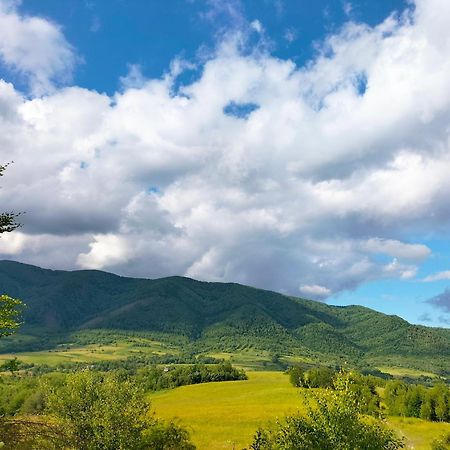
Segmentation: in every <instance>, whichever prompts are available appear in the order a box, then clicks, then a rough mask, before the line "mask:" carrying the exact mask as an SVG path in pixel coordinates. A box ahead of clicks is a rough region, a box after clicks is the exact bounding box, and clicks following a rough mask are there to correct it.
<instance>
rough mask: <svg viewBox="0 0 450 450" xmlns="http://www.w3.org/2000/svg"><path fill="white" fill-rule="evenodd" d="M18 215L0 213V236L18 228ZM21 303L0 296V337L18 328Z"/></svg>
mask: <svg viewBox="0 0 450 450" xmlns="http://www.w3.org/2000/svg"><path fill="white" fill-rule="evenodd" d="M7 167H8V164H6V165H4V166H2V165H0V177H2V176H3V172H4V171H5V170H6V168H7ZM18 216H19V214H16V213H13V212H9V213H0V234H2V233H10V232H11V231H14V230H15V229H16V228H18V227H19V226H20V224H19V223H18V222H17V217H18ZM23 306H24V305H23V303H22V302H21V301H20V300H17V299H15V298H11V297H9V296H8V295H1V296H0V337H3V336H8V335H10V334H12V333H13V332H14V330H15V329H16V328H18V327H19V325H20V322H19V319H20V315H21V312H22V307H23Z"/></svg>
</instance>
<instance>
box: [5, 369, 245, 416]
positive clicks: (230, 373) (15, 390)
mask: <svg viewBox="0 0 450 450" xmlns="http://www.w3.org/2000/svg"><path fill="white" fill-rule="evenodd" d="M122 364H123V362H122ZM108 369H109V370H98V367H97V366H95V368H93V367H90V368H87V367H86V366H85V367H78V366H71V368H70V370H69V369H68V372H63V371H55V370H54V369H53V370H52V371H51V372H49V373H43V374H39V375H36V374H26V375H23V374H20V375H11V376H7V377H0V416H3V415H6V416H14V415H16V414H40V413H42V411H44V409H45V398H44V397H45V396H44V394H43V391H44V390H43V386H44V385H55V386H58V385H63V384H64V382H65V380H66V379H67V377H70V376H71V374H73V373H78V372H80V371H86V370H87V371H89V372H92V373H105V372H111V373H114V374H116V375H117V376H121V377H122V378H127V377H129V378H132V379H133V380H135V382H136V383H138V384H139V386H141V388H142V389H143V390H144V391H146V392H148V391H157V390H161V389H172V388H175V387H177V386H184V385H187V384H198V383H208V382H215V381H234V380H246V379H247V375H246V374H245V372H244V371H243V370H240V369H236V368H235V367H233V366H232V365H231V363H230V362H220V363H219V364H204V363H197V364H193V365H166V366H158V365H151V366H148V365H147V366H146V367H145V368H143V367H138V368H137V369H136V366H134V365H131V366H130V367H128V368H127V367H120V366H119V368H117V367H115V366H113V367H108Z"/></svg>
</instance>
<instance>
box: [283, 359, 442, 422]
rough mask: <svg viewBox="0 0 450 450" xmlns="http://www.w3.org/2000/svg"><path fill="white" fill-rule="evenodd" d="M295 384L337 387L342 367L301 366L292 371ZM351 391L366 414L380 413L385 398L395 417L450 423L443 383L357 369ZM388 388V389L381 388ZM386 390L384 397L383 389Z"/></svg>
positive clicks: (304, 386)
mask: <svg viewBox="0 0 450 450" xmlns="http://www.w3.org/2000/svg"><path fill="white" fill-rule="evenodd" d="M288 373H289V377H290V381H291V383H292V384H293V385H294V386H296V387H303V388H326V389H335V388H336V379H337V377H338V374H339V370H337V369H336V370H333V369H331V368H329V367H324V366H322V367H320V366H319V367H312V368H309V369H304V368H302V367H301V366H294V367H291V368H290V369H289V371H288ZM348 379H349V381H350V388H349V389H350V390H351V391H353V392H354V393H355V395H356V397H357V398H358V399H359V401H360V402H361V403H362V404H363V405H365V406H364V407H363V410H364V412H365V413H366V414H372V415H380V414H381V413H383V411H382V409H381V404H382V400H383V401H384V403H385V405H386V408H387V412H388V413H389V414H390V415H392V416H404V417H417V418H421V419H424V420H430V421H441V422H450V389H449V387H448V386H447V385H446V384H444V383H443V382H438V383H437V384H435V385H433V386H432V387H427V386H425V385H422V384H411V383H407V382H405V381H403V380H388V381H387V380H385V379H383V378H380V377H377V376H373V375H362V374H361V373H358V372H356V371H351V372H349V373H348ZM377 388H384V389H381V390H379V389H377ZM382 391H384V392H383V398H381V397H380V392H382Z"/></svg>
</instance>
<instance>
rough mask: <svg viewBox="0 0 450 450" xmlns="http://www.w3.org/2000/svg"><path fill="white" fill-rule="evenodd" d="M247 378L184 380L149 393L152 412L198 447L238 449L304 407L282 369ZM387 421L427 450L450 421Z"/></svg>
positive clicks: (411, 443)
mask: <svg viewBox="0 0 450 450" xmlns="http://www.w3.org/2000/svg"><path fill="white" fill-rule="evenodd" d="M248 376H249V379H248V380H247V381H230V382H222V383H207V384H199V385H191V386H183V387H180V388H177V389H173V390H170V391H164V392H157V393H154V394H151V396H150V398H151V400H152V403H153V408H154V410H155V412H156V414H157V415H158V416H160V417H163V418H166V419H170V418H173V417H177V418H178V419H179V420H180V423H181V424H182V425H184V426H186V427H187V428H188V429H189V430H190V432H191V435H192V439H193V441H194V443H195V444H196V445H197V447H198V449H199V450H219V449H234V448H235V449H242V448H243V447H245V446H248V445H249V443H250V442H251V440H252V436H253V434H254V432H255V431H256V429H257V428H258V427H259V426H267V425H268V424H269V423H270V422H273V421H275V420H276V419H277V418H282V417H283V416H285V415H286V414H289V413H296V412H302V411H303V405H302V397H301V395H300V394H301V389H297V388H294V387H292V385H291V384H290V383H289V378H288V377H287V376H286V375H284V374H283V373H281V372H262V371H261V372H249V373H248ZM388 422H389V425H390V426H392V427H393V428H394V429H396V430H397V432H398V433H399V434H400V435H402V436H404V437H405V438H406V441H407V444H408V446H409V448H411V449H412V448H414V449H415V450H429V449H430V448H431V447H430V444H431V442H432V441H433V440H434V439H436V438H437V437H439V436H440V435H441V434H443V433H445V432H450V424H446V423H432V422H426V421H423V420H420V419H410V418H397V417H390V418H389V420H388Z"/></svg>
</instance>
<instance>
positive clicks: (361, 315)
mask: <svg viewBox="0 0 450 450" xmlns="http://www.w3.org/2000/svg"><path fill="white" fill-rule="evenodd" d="M0 293H7V294H9V295H11V296H14V297H18V298H20V299H22V300H23V301H24V302H25V303H26V304H27V308H26V311H25V316H24V322H25V325H24V327H23V329H22V330H21V333H22V334H27V335H31V336H34V339H32V345H33V348H36V346H42V347H45V346H46V345H47V346H48V345H49V342H52V339H53V338H55V339H56V338H58V337H61V336H64V337H67V336H68V335H70V333H73V332H76V331H78V330H83V329H90V328H92V329H109V330H132V331H142V332H148V333H164V334H166V335H167V336H168V338H169V339H170V337H171V336H178V337H179V336H182V337H184V338H185V339H187V340H189V342H191V343H192V345H195V346H196V348H198V349H202V350H205V349H208V350H212V349H214V350H218V351H224V350H232V349H234V348H238V347H242V346H247V347H254V348H258V349H262V350H270V351H272V352H274V353H280V354H301V355H306V356H310V357H311V356H312V357H324V358H326V359H327V360H329V361H337V360H342V359H346V360H349V361H353V362H358V361H359V362H360V361H363V360H364V361H366V362H367V361H371V360H373V361H381V360H385V361H392V360H394V359H395V360H397V361H408V362H409V363H410V364H412V365H413V366H415V367H419V368H427V369H429V368H430V365H432V366H433V367H434V368H436V369H438V370H441V371H443V372H446V373H447V372H450V367H449V366H450V363H449V361H450V330H447V329H437V328H427V327H423V326H415V325H411V324H409V323H408V322H406V321H405V320H403V319H401V318H399V317H396V316H387V315H385V314H381V313H378V312H375V311H373V310H370V309H368V308H364V307H361V306H348V307H336V306H329V305H326V304H323V303H319V302H314V301H310V300H304V299H299V298H293V297H287V296H284V295H281V294H278V293H275V292H270V291H265V290H260V289H255V288H252V287H248V286H242V285H239V284H234V283H207V282H200V281H195V280H192V279H188V278H183V277H169V278H161V279H157V280H145V279H133V278H125V277H119V276H117V275H113V274H109V273H105V272H100V271H74V272H66V271H53V270H46V269H40V268H38V267H34V266H29V265H25V264H20V263H16V262H12V261H0ZM18 341H19V342H22V341H20V340H18ZM16 344H17V343H16ZM0 345H1V346H2V347H3V349H5V348H7V347H8V346H14V339H13V340H3V341H2V342H1V343H0ZM16 349H17V348H16Z"/></svg>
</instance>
